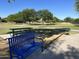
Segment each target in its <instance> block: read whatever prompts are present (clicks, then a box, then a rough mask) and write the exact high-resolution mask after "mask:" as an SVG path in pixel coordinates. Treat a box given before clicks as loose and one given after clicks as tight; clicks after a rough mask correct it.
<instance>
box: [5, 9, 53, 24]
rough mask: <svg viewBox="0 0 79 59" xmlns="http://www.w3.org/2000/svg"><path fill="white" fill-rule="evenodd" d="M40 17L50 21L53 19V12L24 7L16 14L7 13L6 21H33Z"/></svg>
mask: <svg viewBox="0 0 79 59" xmlns="http://www.w3.org/2000/svg"><path fill="white" fill-rule="evenodd" d="M40 19H42V21H44V22H50V21H52V20H53V14H52V13H51V12H50V11H48V10H47V9H45V10H39V11H36V10H34V9H24V10H23V11H21V12H18V13H16V14H12V15H9V16H8V17H7V21H9V22H23V23H25V22H34V21H38V20H40Z"/></svg>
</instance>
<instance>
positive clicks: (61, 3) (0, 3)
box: [0, 0, 79, 19]
mask: <svg viewBox="0 0 79 59" xmlns="http://www.w3.org/2000/svg"><path fill="white" fill-rule="evenodd" d="M74 4H75V0H16V1H15V2H14V3H8V2H7V0H0V17H2V18H4V17H7V16H8V15H10V14H14V13H17V12H19V11H22V10H23V9H26V8H30V9H35V10H37V11H38V10H42V9H48V10H49V11H50V12H52V13H53V15H54V16H56V17H58V18H59V19H64V18H65V17H72V18H78V17H79V14H77V12H76V11H75V5H74Z"/></svg>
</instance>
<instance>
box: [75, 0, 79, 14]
mask: <svg viewBox="0 0 79 59" xmlns="http://www.w3.org/2000/svg"><path fill="white" fill-rule="evenodd" d="M75 5H76V10H77V11H78V12H79V0H76V2H75Z"/></svg>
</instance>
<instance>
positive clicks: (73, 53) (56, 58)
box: [28, 34, 79, 59]
mask: <svg viewBox="0 0 79 59" xmlns="http://www.w3.org/2000/svg"><path fill="white" fill-rule="evenodd" d="M28 59H79V34H74V35H63V36H62V37H60V38H59V39H58V40H57V41H56V42H54V43H52V44H51V45H50V47H49V48H48V49H46V50H45V51H44V52H42V53H41V52H39V51H38V52H36V53H35V54H33V55H31V56H29V57H28Z"/></svg>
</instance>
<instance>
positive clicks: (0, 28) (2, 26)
mask: <svg viewBox="0 0 79 59" xmlns="http://www.w3.org/2000/svg"><path fill="white" fill-rule="evenodd" d="M28 27H31V28H48V29H53V28H63V27H64V28H65V27H67V28H71V29H79V26H75V25H73V24H69V23H56V25H52V24H51V25H35V24H31V25H28V24H14V23H0V34H5V33H8V32H10V28H28Z"/></svg>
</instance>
